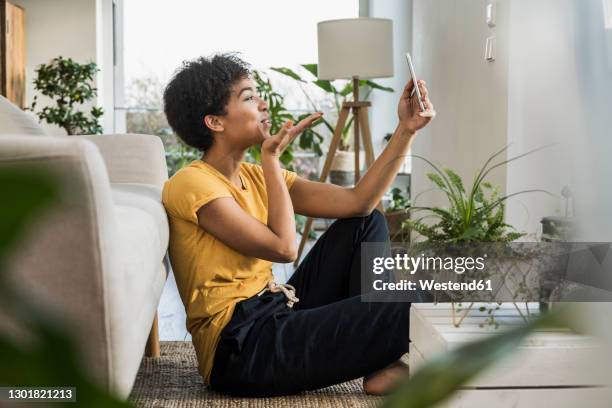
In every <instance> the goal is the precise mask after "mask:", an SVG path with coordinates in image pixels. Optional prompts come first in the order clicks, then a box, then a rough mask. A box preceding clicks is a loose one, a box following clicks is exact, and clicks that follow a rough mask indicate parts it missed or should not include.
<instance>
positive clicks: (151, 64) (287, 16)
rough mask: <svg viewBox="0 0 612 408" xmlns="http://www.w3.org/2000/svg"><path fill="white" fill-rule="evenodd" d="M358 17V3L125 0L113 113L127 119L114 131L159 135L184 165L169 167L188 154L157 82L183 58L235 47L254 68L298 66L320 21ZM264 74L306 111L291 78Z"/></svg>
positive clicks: (313, 51)
mask: <svg viewBox="0 0 612 408" xmlns="http://www.w3.org/2000/svg"><path fill="white" fill-rule="evenodd" d="M358 15H359V1H358V0H336V1H331V2H330V1H326V0H310V1H307V2H306V1H304V2H299V3H298V2H294V1H291V2H289V1H283V0H260V1H257V2H247V1H243V0H224V1H193V0H192V1H189V0H176V1H173V2H171V3H170V2H167V1H166V2H161V1H151V0H123V2H122V17H123V24H122V30H121V31H122V38H123V41H122V44H123V61H122V62H123V67H124V69H123V71H124V76H123V78H122V80H123V82H124V83H123V90H124V95H125V96H124V99H123V101H119V100H118V101H117V108H116V110H117V114H118V116H122V115H123V116H124V117H125V119H126V120H125V129H117V131H119V132H121V131H127V132H134V133H136V132H138V133H148V134H157V135H159V136H160V137H162V139H163V140H164V143H165V145H166V149H167V151H168V152H169V153H170V155H173V154H174V153H173V150H180V152H179V155H180V156H181V157H183V159H184V160H183V162H181V163H171V160H169V164H170V165H171V166H178V167H180V166H181V165H182V164H184V162H186V161H189V160H190V159H191V158H190V157H189V154H190V153H189V149H185V148H184V147H182V146H181V145H180V143H178V142H177V141H176V140H175V139H174V137H173V136H172V132H171V131H170V129H169V128H168V125H167V123H166V121H165V117H164V115H163V112H162V110H161V109H162V92H163V86H164V85H165V83H166V82H167V81H168V79H169V78H170V76H171V74H172V72H173V71H174V70H175V69H176V68H177V67H179V66H180V64H181V62H182V61H184V60H186V59H192V58H195V57H198V56H201V55H210V54H212V53H215V52H232V51H238V52H241V53H242V58H243V59H244V60H246V61H248V62H249V63H251V64H252V65H253V67H254V68H255V69H258V70H261V69H266V68H268V67H272V66H283V67H290V68H292V69H295V70H299V65H300V64H305V63H316V61H317V22H318V21H322V20H328V19H336V18H353V17H357V16H358ZM119 77H120V76H118V78H119ZM270 79H271V81H272V82H273V84H274V87H275V89H276V90H277V91H278V92H279V93H281V94H283V95H286V106H287V107H288V108H289V109H291V110H293V111H296V112H298V111H300V110H305V109H308V106H309V105H308V102H307V101H306V100H305V98H304V97H303V94H302V92H301V90H300V89H299V87H298V86H297V85H296V84H295V82H293V81H292V80H290V79H289V78H284V77H283V76H282V75H280V74H275V73H271V74H270ZM119 86H121V84H119ZM315 95H316V92H315ZM117 123H121V120H118V121H117ZM175 156H176V155H175Z"/></svg>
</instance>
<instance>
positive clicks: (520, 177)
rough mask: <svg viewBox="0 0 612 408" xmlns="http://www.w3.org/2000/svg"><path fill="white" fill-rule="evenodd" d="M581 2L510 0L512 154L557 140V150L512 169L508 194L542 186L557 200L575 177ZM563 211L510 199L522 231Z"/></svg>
mask: <svg viewBox="0 0 612 408" xmlns="http://www.w3.org/2000/svg"><path fill="white" fill-rule="evenodd" d="M582 1H584V0H582ZM588 1H590V0H587V2H588ZM577 3H578V2H577V1H576V0H538V1H530V0H512V1H511V10H510V21H511V26H510V32H511V34H510V58H509V78H508V141H509V142H511V143H512V145H511V151H512V152H513V153H514V154H518V153H522V152H526V151H528V150H530V149H533V148H536V147H538V146H544V145H548V144H551V143H555V144H556V146H554V147H551V148H548V149H546V150H543V151H542V152H539V153H536V154H534V155H532V156H528V157H526V158H524V159H521V160H520V161H517V162H515V163H512V164H510V165H509V167H508V172H507V188H508V191H510V192H514V191H520V190H524V189H540V188H543V189H546V190H548V191H550V192H551V193H554V194H557V195H558V194H560V192H561V189H562V188H563V186H565V185H567V186H570V185H572V184H573V183H572V181H573V180H572V177H571V175H570V174H571V172H572V167H573V166H574V165H575V160H574V157H575V156H574V154H573V153H572V150H570V148H569V145H568V144H567V142H569V141H570V140H571V139H572V138H573V137H575V136H577V135H580V134H581V133H583V129H584V119H583V109H582V101H581V100H580V97H579V89H578V74H577V71H576V63H577V54H576V51H577V48H576V47H577V46H578V44H577V43H576V24H575V16H576V13H575V11H576V10H575V6H577ZM599 3H600V4H601V1H599ZM583 4H584V3H583ZM585 45H586V44H585ZM564 214H565V204H564V202H563V201H562V200H560V199H559V198H556V197H551V196H548V195H545V194H529V195H522V196H520V197H518V198H516V199H512V200H511V201H510V203H509V205H508V207H507V213H506V219H507V221H508V223H510V224H512V225H515V226H516V227H517V228H519V229H525V230H528V231H539V230H540V225H539V221H540V220H541V218H542V217H544V216H547V215H564Z"/></svg>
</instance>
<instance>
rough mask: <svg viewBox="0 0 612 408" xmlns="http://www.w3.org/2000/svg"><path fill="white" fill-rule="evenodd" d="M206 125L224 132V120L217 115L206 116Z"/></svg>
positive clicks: (215, 130)
mask: <svg viewBox="0 0 612 408" xmlns="http://www.w3.org/2000/svg"><path fill="white" fill-rule="evenodd" d="M204 126H206V127H207V128H209V129H210V130H212V131H213V132H223V129H224V128H223V121H222V120H221V118H219V117H218V116H216V115H206V116H204Z"/></svg>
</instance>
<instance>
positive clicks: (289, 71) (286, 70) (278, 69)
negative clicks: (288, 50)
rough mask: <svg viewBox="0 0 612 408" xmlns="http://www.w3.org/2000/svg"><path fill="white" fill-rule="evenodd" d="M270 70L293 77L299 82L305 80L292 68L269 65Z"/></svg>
mask: <svg viewBox="0 0 612 408" xmlns="http://www.w3.org/2000/svg"><path fill="white" fill-rule="evenodd" d="M270 69H271V70H272V71H276V72H278V73H281V74H283V75H286V76H288V77H290V78H293V79H295V80H296V81H300V82H306V81H304V80H303V79H302V77H300V76H299V75H298V74H296V73H295V72H294V71H293V70H292V69H289V68H286V67H271V68H270Z"/></svg>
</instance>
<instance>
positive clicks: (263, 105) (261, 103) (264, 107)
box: [259, 98, 268, 112]
mask: <svg viewBox="0 0 612 408" xmlns="http://www.w3.org/2000/svg"><path fill="white" fill-rule="evenodd" d="M259 109H260V110H261V111H262V112H267V111H268V102H266V101H265V100H263V99H261V98H259Z"/></svg>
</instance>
